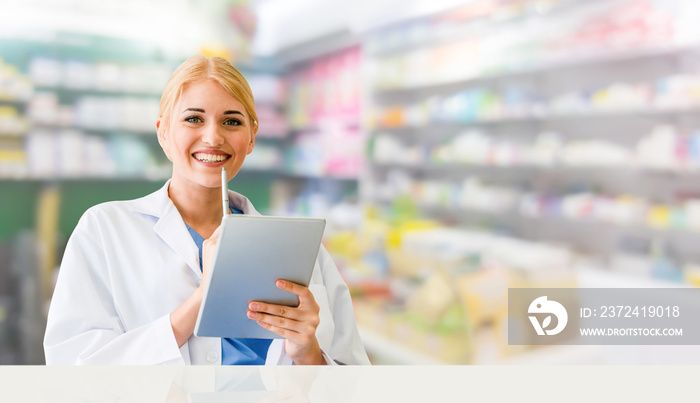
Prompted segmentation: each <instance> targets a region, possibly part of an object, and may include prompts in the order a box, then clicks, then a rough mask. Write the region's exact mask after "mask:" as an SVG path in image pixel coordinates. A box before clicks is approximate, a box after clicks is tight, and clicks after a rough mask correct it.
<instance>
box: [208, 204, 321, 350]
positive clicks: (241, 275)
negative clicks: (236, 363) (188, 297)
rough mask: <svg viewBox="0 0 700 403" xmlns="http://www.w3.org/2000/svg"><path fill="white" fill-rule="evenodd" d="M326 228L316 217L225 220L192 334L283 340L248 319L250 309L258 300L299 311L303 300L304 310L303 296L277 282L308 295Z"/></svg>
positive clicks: (257, 217)
mask: <svg viewBox="0 0 700 403" xmlns="http://www.w3.org/2000/svg"><path fill="white" fill-rule="evenodd" d="M324 228H325V220H323V219H317V218H289V217H267V216H251V215H238V214H236V215H233V214H229V215H226V216H225V217H224V219H223V222H222V225H221V227H220V229H219V231H220V232H219V234H218V242H217V245H216V249H215V252H214V257H213V261H212V267H211V269H210V271H211V272H210V273H209V276H208V278H207V279H206V284H205V289H204V298H203V301H202V304H201V306H200V310H199V315H198V317H197V323H196V325H195V331H194V334H195V335H197V336H206V337H235V338H282V337H283V336H281V335H278V334H277V333H274V332H272V331H270V330H267V329H265V328H264V327H263V326H261V325H259V324H258V323H257V322H256V321H255V320H251V319H250V318H249V317H248V310H249V309H250V307H249V304H250V303H251V302H252V301H260V302H261V303H264V304H266V305H267V304H272V305H282V306H299V303H300V300H301V302H302V305H303V302H304V296H303V294H300V295H301V299H300V296H298V295H297V294H295V293H294V292H293V287H289V288H283V289H280V288H278V287H276V283H277V280H279V279H284V280H286V281H287V282H290V283H296V284H300V285H303V286H304V287H299V288H303V289H304V290H305V291H304V292H308V293H309V295H310V291H308V288H306V286H308V284H309V281H310V279H311V273H312V271H313V267H314V263H315V261H316V256H317V255H318V251H319V248H320V245H321V237H322V235H323V229H324ZM295 290H296V289H295ZM296 291H299V290H296ZM311 300H312V301H313V297H311ZM313 304H315V301H313ZM312 308H313V307H312ZM316 309H318V308H317V306H316ZM264 314H265V313H263V315H264ZM272 314H275V313H274V312H273V313H272Z"/></svg>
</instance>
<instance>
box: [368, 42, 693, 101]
mask: <svg viewBox="0 0 700 403" xmlns="http://www.w3.org/2000/svg"><path fill="white" fill-rule="evenodd" d="M698 49H699V44H695V43H694V44H691V45H685V46H678V45H667V46H655V47H649V48H643V49H629V50H620V51H615V52H612V51H609V52H601V53H597V54H586V55H579V56H575V55H573V56H572V55H560V56H557V57H552V58H550V59H549V60H545V61H541V62H539V63H531V64H529V65H522V64H521V65H518V63H510V64H505V65H495V66H490V67H488V68H485V69H484V70H482V71H481V72H476V73H473V74H470V75H466V76H464V77H458V78H452V79H449V80H441V81H435V82H431V83H425V84H421V85H416V86H410V87H384V88H382V87H381V86H375V87H374V88H375V94H377V95H397V94H401V93H408V92H415V91H427V90H433V91H439V90H441V89H449V88H452V87H464V86H466V85H469V84H475V83H478V82H483V81H491V80H499V79H507V78H512V77H515V76H523V75H534V74H542V73H546V72H550V71H555V70H561V69H566V68H572V67H588V66H592V65H596V64H607V63H616V62H623V61H633V60H636V59H644V58H652V57H664V56H672V55H676V54H678V53H681V52H686V51H692V50H698ZM514 66H515V67H514Z"/></svg>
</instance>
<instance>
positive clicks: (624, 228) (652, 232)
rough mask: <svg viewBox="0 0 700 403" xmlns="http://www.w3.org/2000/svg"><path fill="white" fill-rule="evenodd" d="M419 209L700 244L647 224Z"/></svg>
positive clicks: (696, 233)
mask: <svg viewBox="0 0 700 403" xmlns="http://www.w3.org/2000/svg"><path fill="white" fill-rule="evenodd" d="M377 201H379V202H381V203H383V204H387V203H391V200H389V199H380V200H377ZM417 207H418V208H419V209H420V210H421V211H423V212H424V213H426V214H427V215H429V216H434V215H435V214H444V215H448V216H452V217H459V216H461V217H465V216H471V217H473V218H485V219H491V220H497V221H499V222H511V223H517V222H530V223H533V222H534V223H539V224H560V225H565V226H571V228H572V230H575V229H577V228H579V229H580V228H581V226H591V227H595V228H596V229H597V230H598V231H600V232H601V233H602V232H604V233H623V234H635V235H638V236H645V237H658V236H665V237H678V238H690V239H695V238H698V241H700V230H692V229H684V228H657V227H651V226H648V225H643V224H636V225H632V224H629V225H624V224H614V223H609V222H603V221H599V220H596V219H593V218H581V219H575V218H570V217H563V216H552V215H541V216H526V215H523V214H520V213H518V212H517V211H513V210H507V211H496V210H493V211H488V210H478V209H473V208H467V207H459V206H445V205H435V204H420V203H418V204H417Z"/></svg>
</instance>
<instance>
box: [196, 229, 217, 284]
mask: <svg viewBox="0 0 700 403" xmlns="http://www.w3.org/2000/svg"><path fill="white" fill-rule="evenodd" d="M220 229H221V225H219V226H218V227H216V229H215V230H214V232H213V233H212V234H211V236H210V237H209V239H205V240H204V243H203V244H202V282H201V283H199V288H201V289H202V291H204V287H205V286H206V284H207V279H208V278H209V273H210V272H211V265H212V260H214V251H216V242H217V241H218V240H219V230H220Z"/></svg>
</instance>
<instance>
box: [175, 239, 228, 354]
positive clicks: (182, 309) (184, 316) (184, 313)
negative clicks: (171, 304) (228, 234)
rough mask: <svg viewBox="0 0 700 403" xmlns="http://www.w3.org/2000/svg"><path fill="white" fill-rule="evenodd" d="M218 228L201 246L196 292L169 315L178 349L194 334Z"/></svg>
mask: <svg viewBox="0 0 700 403" xmlns="http://www.w3.org/2000/svg"><path fill="white" fill-rule="evenodd" d="M220 228H221V226H219V227H218V228H217V229H215V230H214V232H213V233H212V234H211V236H210V237H209V239H206V240H204V244H202V282H201V283H199V287H197V289H196V291H195V292H194V293H192V295H191V296H190V297H189V298H187V300H186V301H185V302H183V303H182V305H180V306H179V307H177V309H175V310H174V311H173V312H172V313H171V314H170V326H171V327H172V328H173V335H175V341H177V346H178V347H182V345H183V344H185V342H186V341H187V340H188V339H189V338H190V336H192V333H193V332H194V326H195V323H197V314H198V313H199V307H200V305H201V304H202V298H203V297H204V287H205V286H206V284H207V279H208V278H209V273H210V272H211V263H212V260H213V259H214V251H215V250H216V241H217V240H218V239H219V229H220Z"/></svg>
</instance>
